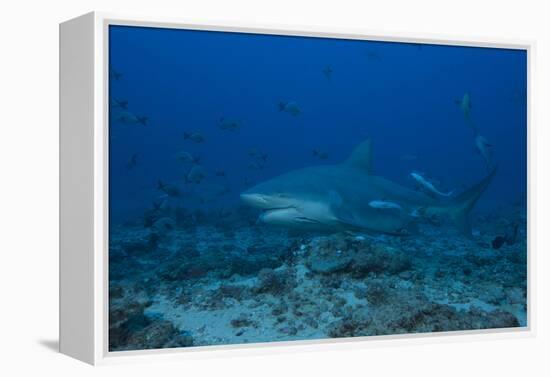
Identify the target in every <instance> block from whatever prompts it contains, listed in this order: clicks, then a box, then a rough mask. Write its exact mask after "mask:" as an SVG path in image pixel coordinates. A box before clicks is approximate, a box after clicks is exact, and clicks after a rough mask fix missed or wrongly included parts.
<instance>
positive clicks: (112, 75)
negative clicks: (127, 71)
mask: <svg viewBox="0 0 550 377" xmlns="http://www.w3.org/2000/svg"><path fill="white" fill-rule="evenodd" d="M122 76H124V75H123V74H122V73H121V72H118V71H116V70H115V69H114V68H113V67H110V69H109V77H110V78H111V79H113V80H115V81H120V79H122Z"/></svg>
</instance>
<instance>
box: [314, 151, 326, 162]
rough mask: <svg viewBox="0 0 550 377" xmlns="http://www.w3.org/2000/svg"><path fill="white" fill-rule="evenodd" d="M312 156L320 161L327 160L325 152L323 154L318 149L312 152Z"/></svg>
mask: <svg viewBox="0 0 550 377" xmlns="http://www.w3.org/2000/svg"><path fill="white" fill-rule="evenodd" d="M313 155H314V156H315V157H319V158H320V159H321V160H326V159H327V158H328V153H327V152H323V151H321V150H319V149H314V150H313Z"/></svg>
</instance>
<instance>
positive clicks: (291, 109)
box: [279, 102, 302, 116]
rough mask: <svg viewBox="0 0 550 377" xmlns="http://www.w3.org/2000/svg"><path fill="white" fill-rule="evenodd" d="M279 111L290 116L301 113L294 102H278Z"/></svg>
mask: <svg viewBox="0 0 550 377" xmlns="http://www.w3.org/2000/svg"><path fill="white" fill-rule="evenodd" d="M279 111H284V112H285V113H288V114H290V115H292V116H298V115H300V114H301V113H302V110H301V109H300V106H298V104H297V103H296V102H279Z"/></svg>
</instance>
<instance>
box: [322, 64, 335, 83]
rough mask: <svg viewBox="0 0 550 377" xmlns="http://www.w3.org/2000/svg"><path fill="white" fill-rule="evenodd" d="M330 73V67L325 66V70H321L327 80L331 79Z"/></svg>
mask: <svg viewBox="0 0 550 377" xmlns="http://www.w3.org/2000/svg"><path fill="white" fill-rule="evenodd" d="M332 72H333V70H332V67H331V66H330V65H327V66H326V67H325V68H323V75H325V77H326V78H327V79H329V80H330V78H331V77H332Z"/></svg>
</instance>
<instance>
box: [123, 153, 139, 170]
mask: <svg viewBox="0 0 550 377" xmlns="http://www.w3.org/2000/svg"><path fill="white" fill-rule="evenodd" d="M136 166H137V153H134V154H133V155H132V156H131V157H130V159H129V160H128V162H127V163H126V168H127V169H128V170H132V169H133V168H135V167H136Z"/></svg>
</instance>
